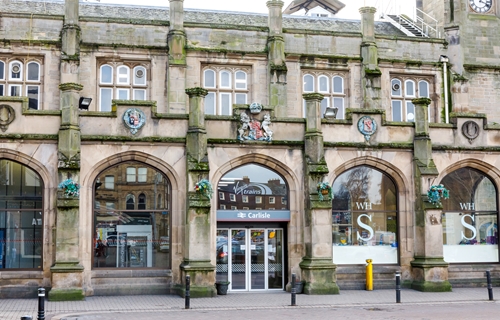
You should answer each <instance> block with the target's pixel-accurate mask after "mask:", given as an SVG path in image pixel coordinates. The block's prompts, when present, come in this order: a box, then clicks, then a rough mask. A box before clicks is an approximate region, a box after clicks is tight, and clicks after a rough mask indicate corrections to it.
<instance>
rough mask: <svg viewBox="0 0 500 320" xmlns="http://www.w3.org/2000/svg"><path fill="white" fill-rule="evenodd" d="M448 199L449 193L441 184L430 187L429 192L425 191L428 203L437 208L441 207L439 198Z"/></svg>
mask: <svg viewBox="0 0 500 320" xmlns="http://www.w3.org/2000/svg"><path fill="white" fill-rule="evenodd" d="M449 197H450V192H449V191H448V189H446V188H445V187H444V186H443V185H442V184H440V185H437V186H431V187H430V188H429V191H427V198H428V199H429V202H430V203H432V204H434V205H436V206H439V205H441V198H443V199H448V198H449Z"/></svg>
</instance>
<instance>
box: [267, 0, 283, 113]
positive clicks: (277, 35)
mask: <svg viewBox="0 0 500 320" xmlns="http://www.w3.org/2000/svg"><path fill="white" fill-rule="evenodd" d="M267 7H268V8H269V20H268V25H269V37H268V39H267V47H268V48H269V53H268V69H269V73H270V83H269V106H270V107H271V108H273V109H274V115H275V116H276V117H286V116H287V110H286V107H287V98H286V96H287V88H286V75H287V70H288V69H287V67H286V60H285V40H284V38H283V27H282V24H283V16H282V13H281V9H282V8H283V1H281V0H271V1H268V2H267Z"/></svg>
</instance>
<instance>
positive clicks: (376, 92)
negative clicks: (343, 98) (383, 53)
mask: <svg viewBox="0 0 500 320" xmlns="http://www.w3.org/2000/svg"><path fill="white" fill-rule="evenodd" d="M376 11H377V9H376V8H373V7H362V8H360V9H359V12H360V13H361V33H362V35H363V40H362V42H361V58H362V59H363V62H362V66H361V79H362V80H361V82H362V88H363V108H372V109H380V108H381V103H382V102H381V75H382V72H381V71H380V69H379V67H378V51H377V44H376V42H375V12H376Z"/></svg>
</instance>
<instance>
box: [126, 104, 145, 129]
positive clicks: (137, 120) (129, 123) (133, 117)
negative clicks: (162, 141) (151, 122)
mask: <svg viewBox="0 0 500 320" xmlns="http://www.w3.org/2000/svg"><path fill="white" fill-rule="evenodd" d="M123 123H124V124H125V127H127V128H129V129H130V132H131V133H132V134H136V133H137V131H139V129H141V128H142V127H143V126H144V124H146V115H145V114H144V112H142V110H140V109H137V108H130V109H128V110H127V111H125V113H124V114H123Z"/></svg>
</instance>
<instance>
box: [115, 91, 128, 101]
mask: <svg viewBox="0 0 500 320" xmlns="http://www.w3.org/2000/svg"><path fill="white" fill-rule="evenodd" d="M128 95H129V90H128V89H118V90H117V94H116V98H117V99H118V100H128Z"/></svg>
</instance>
